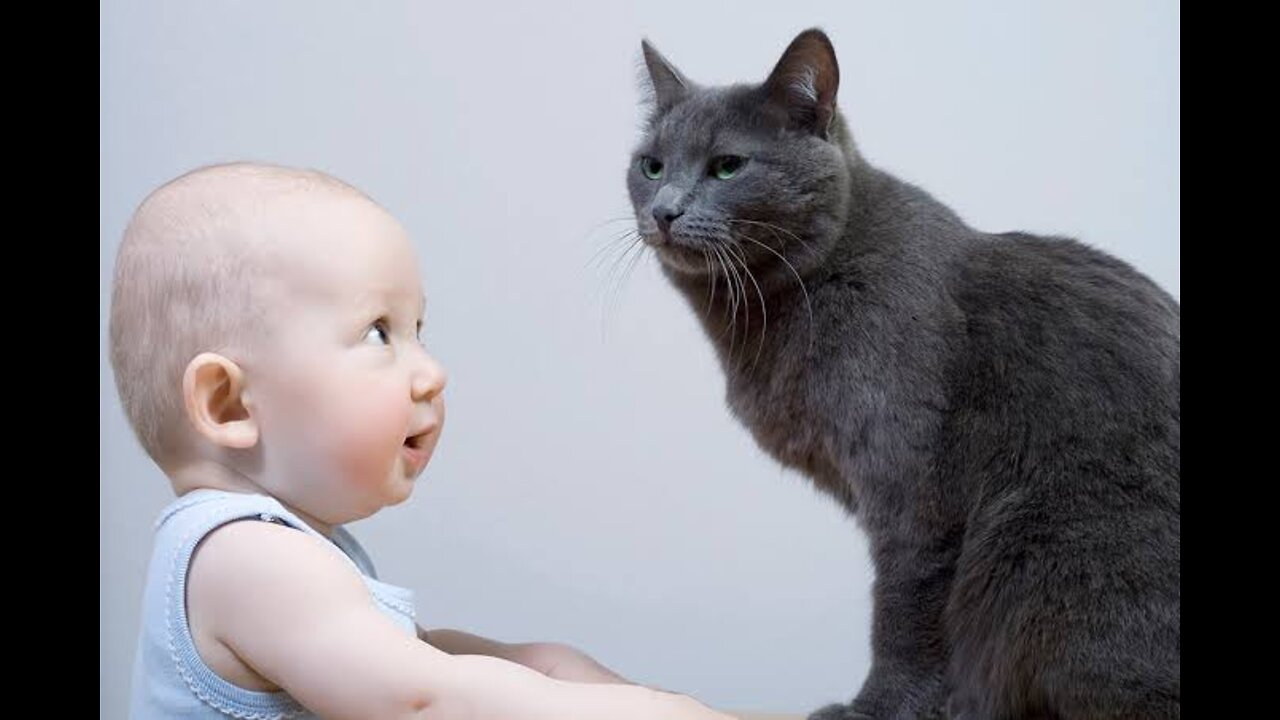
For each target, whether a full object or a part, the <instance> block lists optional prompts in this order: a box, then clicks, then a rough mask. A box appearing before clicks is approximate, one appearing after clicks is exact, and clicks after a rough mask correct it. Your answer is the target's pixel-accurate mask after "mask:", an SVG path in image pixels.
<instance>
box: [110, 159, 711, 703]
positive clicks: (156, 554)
mask: <svg viewBox="0 0 1280 720" xmlns="http://www.w3.org/2000/svg"><path fill="white" fill-rule="evenodd" d="M423 305H424V297H423V290H422V283H421V279H420V278H419V275H418V265H417V261H416V259H415V257H414V254H413V248H412V245H411V243H410V241H409V238H408V236H407V235H406V233H405V231H404V229H403V228H402V227H401V226H400V225H399V224H398V223H397V222H396V221H395V220H394V219H393V218H392V217H391V216H390V215H389V214H388V213H387V212H386V211H384V210H383V209H382V208H381V207H379V206H378V204H377V203H375V202H373V201H372V200H371V199H369V198H368V197H367V196H365V195H364V194H363V193H361V192H360V191H359V190H356V189H355V188H353V187H351V186H349V185H347V184H345V183H343V182H341V181H339V180H337V179H334V178H332V177H330V176H327V175H324V174H323V173H319V172H315V171H309V170H297V169H292V168H285V167H278V166H270V165H260V164H247V163H237V164H229V165H218V166H212V167H206V168H201V169H199V170H196V171H194V172H191V173H189V174H186V175H183V176H182V177H179V178H177V179H175V180H173V181H171V182H169V183H167V184H165V185H164V186H163V187H161V188H159V189H158V190H156V191H155V192H153V193H152V194H151V195H150V196H149V197H147V199H146V200H145V201H143V203H142V205H141V206H140V207H139V208H138V210H137V211H136V212H135V214H134V216H133V218H132V220H131V221H130V223H129V227H128V229H127V230H126V232H125V237H124V241H123V243H122V244H121V247H120V251H119V256H118V258H117V261H116V275H115V284H114V288H113V294H112V306H111V361H112V365H113V367H114V370H115V375H116V383H117V386H118V388H119V391H120V395H121V398H122V400H123V403H124V407H125V411H126V413H127V414H128V417H129V421H130V422H131V424H132V425H133V428H134V431H135V432H136V434H137V437H138V439H139V441H140V442H141V443H142V445H143V447H144V448H145V449H146V451H147V453H148V454H149V455H150V456H151V458H152V459H153V460H154V461H155V462H156V464H157V465H159V467H160V468H161V469H162V470H163V471H164V473H165V475H166V476H168V478H169V480H170V482H171V484H172V486H173V490H174V492H175V494H176V495H177V499H176V500H174V501H173V502H172V503H171V504H170V505H169V506H168V507H167V508H166V509H165V510H164V511H163V512H162V513H161V514H160V517H159V519H158V521H157V523H156V535H155V548H154V551H153V554H152V557H151V562H150V566H149V570H148V575H147V583H146V589H145V595H144V606H143V613H142V629H141V637H140V639H139V645H138V654H137V660H136V663H135V666H134V675H133V688H132V711H131V714H132V716H133V717H136V718H158V717H173V716H183V717H224V716H234V717H242V718H295V717H311V716H323V717H327V718H330V717H331V718H402V717H423V718H439V719H442V720H447V719H448V718H499V719H502V720H518V719H520V718H547V719H549V720H567V719H570V718H602V719H604V718H607V719H609V720H619V719H625V718H662V719H676V720H678V719H686V718H687V719H688V720H713V719H719V720H727V718H728V716H726V715H722V714H720V713H717V712H714V711H712V710H710V709H708V708H706V707H705V706H703V705H701V704H699V703H697V702H696V701H694V700H692V699H690V698H688V697H684V696H681V695H676V694H672V693H667V692H661V691H657V690H652V689H648V688H644V687H640V686H637V685H632V684H629V683H627V682H626V681H625V680H623V679H622V678H620V677H619V676H617V675H616V674H614V673H613V672H611V671H609V670H608V669H607V668H605V667H603V666H601V665H600V664H599V663H596V662H595V661H593V660H592V659H591V658H590V657H588V656H586V655H585V654H583V653H581V652H578V651H577V650H574V649H573V648H570V647H568V646H566V645H561V644H554V643H526V644H519V645H512V644H506V643H500V642H497V641H493V640H488V639H485V638H481V637H477V636H474V635H470V634H467V633H462V632H457V631H452V630H433V631H425V630H423V629H422V628H421V627H419V626H418V625H417V624H416V622H415V619H414V610H413V596H412V593H411V592H409V591H408V590H405V589H404V588H400V587H396V586H394V585H389V584H387V583H385V582H382V581H381V580H379V579H378V578H377V576H376V574H375V571H374V568H373V565H372V563H371V562H370V561H369V558H368V556H367V555H366V554H365V553H364V551H363V549H362V548H361V547H360V545H359V544H358V543H357V542H356V541H355V539H354V538H353V537H352V536H351V535H350V534H349V533H348V532H347V531H346V530H345V529H344V528H343V525H345V524H346V523H349V522H352V521H354V520H359V519H361V518H366V517H369V516H371V515H373V514H374V513H376V512H378V511H379V510H381V509H382V508H384V507H388V506H391V505H396V504H398V503H401V502H404V501H405V500H406V499H408V497H409V495H410V494H412V492H413V487H414V480H415V478H416V477H417V476H418V475H419V474H420V473H421V472H422V470H423V468H424V467H426V465H427V463H428V462H429V461H430V459H431V455H432V451H433V450H434V449H435V446H436V442H437V441H438V439H439V437H440V429H441V427H442V425H443V423H444V396H443V394H442V393H443V390H444V386H445V373H444V369H443V368H442V367H441V366H440V365H439V363H437V362H436V361H435V360H434V359H433V358H432V357H431V356H430V355H429V354H428V353H427V351H426V350H425V349H424V348H423V346H422V344H421V343H420V341H419V333H420V332H421V329H422V317H423Z"/></svg>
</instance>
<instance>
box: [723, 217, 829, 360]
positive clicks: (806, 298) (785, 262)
mask: <svg viewBox="0 0 1280 720" xmlns="http://www.w3.org/2000/svg"><path fill="white" fill-rule="evenodd" d="M734 235H735V237H739V238H741V239H743V240H746V241H748V242H752V243H755V244H756V245H759V246H760V247H762V248H764V249H765V250H766V251H768V252H769V253H771V254H772V255H773V256H774V257H776V258H778V259H779V260H781V261H782V264H783V265H786V266H787V269H789V270H790V271H791V274H792V275H794V276H795V278H796V282H797V283H799V285H800V292H801V293H803V294H804V304H805V309H806V311H807V312H808V314H809V350H810V351H812V350H813V301H812V299H810V297H809V288H807V287H806V286H805V284H804V278H802V277H800V272H799V271H798V270H796V268H795V266H794V265H792V264H791V263H790V261H788V260H787V259H786V258H785V257H783V256H782V255H781V254H780V253H779V252H778V251H777V250H774V249H773V248H771V247H769V246H768V245H766V244H764V243H762V242H760V241H759V240H756V239H755V238H753V237H751V236H750V235H747V234H746V233H735V234H734Z"/></svg>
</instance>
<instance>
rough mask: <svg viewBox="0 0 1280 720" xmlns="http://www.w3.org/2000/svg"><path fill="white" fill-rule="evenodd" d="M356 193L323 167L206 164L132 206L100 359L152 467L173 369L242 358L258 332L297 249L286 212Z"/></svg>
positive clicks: (172, 431)
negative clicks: (212, 357) (209, 355)
mask: <svg viewBox="0 0 1280 720" xmlns="http://www.w3.org/2000/svg"><path fill="white" fill-rule="evenodd" d="M352 197H355V198H360V199H362V200H364V201H367V202H370V203H372V201H371V200H368V198H367V197H366V196H365V195H364V194H363V193H361V192H360V191H359V190H357V189H355V188H353V187H351V186H350V185H347V184H346V183H344V182H342V181H341V180H338V179H336V178H333V177H331V176H329V175H326V174H324V173H321V172H318V171H314V170H301V169H294V168H287V167H281V166H275V165H264V164H253V163H234V164H226V165H214V166H209V167H204V168H200V169H198V170H194V171H192V172H190V173H187V174H186V175H182V176H181V177H178V178H176V179H174V180H172V181H170V182H168V183H166V184H165V185H163V186H161V187H160V188H158V189H157V190H155V191H154V192H153V193H151V195H149V196H148V197H147V198H146V199H145V200H144V201H143V202H142V204H141V205H140V206H139V207H138V209H137V211H135V212H134V214H133V217H132V219H131V220H130V222H129V226H128V228H127V229H126V230H125V234H124V240H123V242H122V243H121V245H120V251H119V254H118V256H117V258H116V273H115V284H114V287H113V291H112V298H111V326H110V327H111V336H110V337H111V340H110V342H111V364H112V367H113V368H114V370H115V376H116V385H117V387H118V389H119V391H120V397H121V399H122V401H123V403H124V408H125V412H126V413H127V414H128V416H129V421H130V423H131V424H132V425H133V428H134V431H135V432H136V434H137V436H138V439H139V441H140V442H141V443H142V445H143V447H144V448H145V449H146V450H147V453H148V454H149V455H151V457H152V458H153V459H154V460H156V462H157V463H159V464H161V466H162V467H163V466H164V464H165V462H164V461H165V459H166V458H167V457H168V456H170V455H171V454H172V453H173V452H174V451H175V450H176V449H177V447H176V446H177V444H178V443H179V442H180V441H181V437H182V436H181V434H180V433H181V432H182V431H183V429H185V426H186V422H185V421H184V408H183V399H182V392H181V390H182V375H183V372H184V370H185V368H186V365H187V363H188V362H190V360H191V359H192V358H193V357H195V356H196V355H197V354H199V353H201V352H206V351H208V352H217V353H221V354H225V355H227V356H228V357H230V358H232V359H237V358H238V356H239V358H240V359H245V358H243V355H244V354H245V353H247V352H248V349H249V348H250V347H251V346H252V345H253V341H254V339H255V338H256V336H258V335H260V334H261V333H262V332H263V331H264V330H265V329H266V328H267V322H268V320H269V318H268V317H267V312H266V311H267V309H268V308H269V307H271V306H272V302H273V300H272V293H274V292H276V291H277V290H279V288H278V287H277V286H276V285H275V284H273V283H269V282H265V280H266V276H269V275H272V274H273V268H279V267H280V266H281V265H282V264H288V263H289V262H290V258H291V257H295V256H296V253H297V252H300V251H304V247H303V244H304V243H305V241H306V239H305V238H298V237H290V236H289V233H288V232H287V228H288V225H289V221H288V214H289V213H291V212H296V211H298V210H299V209H304V208H305V205H306V204H309V203H314V202H317V201H321V202H323V201H327V200H334V199H350V198H352Z"/></svg>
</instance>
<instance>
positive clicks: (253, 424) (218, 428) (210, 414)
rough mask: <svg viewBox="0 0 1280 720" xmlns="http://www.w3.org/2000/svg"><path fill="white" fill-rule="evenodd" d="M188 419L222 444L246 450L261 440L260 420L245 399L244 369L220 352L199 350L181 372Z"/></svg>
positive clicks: (219, 444) (207, 435)
mask: <svg viewBox="0 0 1280 720" xmlns="http://www.w3.org/2000/svg"><path fill="white" fill-rule="evenodd" d="M182 399H183V403H184V404H185V405H186V409H187V419H188V420H189V421H191V424H192V426H193V427H194V428H195V430H196V432H197V433H199V434H200V436H201V437H203V438H204V439H206V440H208V441H209V442H211V443H213V444H214V445H217V446H219V447H225V448H232V449H236V450H244V449H246V448H251V447H253V446H254V445H256V444H257V443H258V421H257V420H256V419H254V417H253V416H252V415H251V414H250V413H249V409H248V407H246V405H245V402H244V371H243V370H241V369H240V366H239V365H237V364H236V363H234V362H232V361H231V360H228V359H227V358H226V357H224V356H222V355H219V354H217V353H210V352H205V353H200V354H199V355H197V356H195V357H194V358H192V360H191V362H189V363H187V369H186V371H185V372H184V373H183V374H182Z"/></svg>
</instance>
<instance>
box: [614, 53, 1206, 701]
mask: <svg viewBox="0 0 1280 720" xmlns="http://www.w3.org/2000/svg"><path fill="white" fill-rule="evenodd" d="M645 55H646V58H649V62H648V67H649V69H650V70H651V72H653V73H654V75H653V86H654V87H653V89H654V93H655V100H656V103H655V105H654V112H653V114H652V116H651V117H650V118H649V122H648V127H647V132H646V136H645V137H644V139H643V140H642V141H641V144H640V146H639V147H638V148H637V150H636V153H635V155H634V157H633V161H632V163H631V169H630V171H629V174H628V186H629V190H630V193H631V198H632V202H633V205H634V208H635V213H636V219H637V222H638V230H639V231H640V234H641V236H642V237H643V238H644V240H645V241H646V242H647V243H648V244H649V245H651V246H652V247H653V248H654V250H655V252H656V254H657V255H658V258H659V260H660V261H661V266H662V268H663V271H664V273H665V274H666V275H667V277H668V278H669V279H670V280H671V282H672V283H673V284H674V285H675V286H676V288H677V289H678V290H679V291H680V292H681V293H682V294H683V295H684V296H685V297H686V298H687V299H688V301H689V303H690V305H691V307H692V308H693V310H694V311H695V312H696V313H697V315H698V317H699V318H700V319H701V321H702V324H703V327H704V329H705V330H706V332H707V335H708V337H709V338H710V339H711V340H712V343H713V344H714V346H715V349H716V352H717V355H718V357H719V360H720V363H721V366H722V367H723V369H724V372H725V375H726V396H727V401H728V404H729V407H730V408H731V410H732V412H733V414H734V415H735V416H736V417H737V418H738V419H739V420H741V421H742V422H743V423H744V424H745V425H746V426H747V428H749V429H750V431H751V432H752V434H753V436H754V437H755V439H756V441H757V442H758V443H759V444H760V446H761V447H762V448H764V449H765V450H766V451H767V452H769V453H770V454H771V455H772V456H773V457H774V458H776V459H777V460H778V461H779V462H781V463H783V464H784V465H786V466H788V467H791V468H795V469H797V470H799V471H801V472H803V473H805V474H806V475H808V476H809V477H810V478H812V479H813V481H814V483H816V484H817V486H818V487H820V488H822V489H823V490H825V491H826V492H828V493H830V494H831V495H832V496H833V497H834V498H836V499H837V500H838V501H839V502H841V503H842V504H843V505H844V507H845V508H847V509H848V511H849V512H850V513H851V514H853V515H854V516H855V517H856V519H857V521H858V523H859V524H860V526H861V527H862V528H863V529H864V530H865V532H866V533H867V535H868V537H869V539H870V547H871V553H872V558H873V561H874V564H875V568H876V581H875V587H874V598H875V607H874V617H873V626H872V650H873V660H872V666H871V671H870V673H869V675H868V677H867V678H866V680H865V681H864V683H863V685H862V689H861V691H860V692H859V693H858V694H857V696H856V697H855V698H854V700H853V701H852V703H851V704H849V705H836V706H830V707H827V708H824V709H822V710H820V711H818V712H817V713H815V715H814V717H815V718H822V719H823V720H830V719H832V718H855V717H872V718H916V717H947V716H949V717H953V718H966V719H985V718H996V719H1004V718H1169V717H1174V718H1176V717H1178V716H1179V714H1180V694H1181V676H1180V649H1179V642H1180V635H1179V608H1180V602H1179V578H1180V569H1179V568H1180V529H1179V528H1180V489H1179V488H1180V480H1179V477H1180V470H1179V463H1180V460H1179V457H1180V427H1181V426H1180V400H1179V398H1180V393H1179V356H1180V344H1181V340H1180V311H1179V306H1178V303H1177V302H1176V301H1174V300H1173V299H1172V298H1171V297H1170V296H1169V295H1168V294H1167V293H1165V292H1164V291H1163V290H1161V289H1160V288H1159V287H1157V286H1156V285H1155V284H1153V283H1152V282H1151V281H1150V280H1148V279H1147V278H1146V277H1144V276H1143V275H1141V274H1140V273H1138V272H1137V271H1135V270H1134V269H1133V268H1132V267H1130V266H1129V265H1127V264H1125V263H1124V262H1122V261H1120V260H1117V259H1115V258H1112V257H1110V256H1108V255H1106V254H1104V253H1102V252H1100V251H1098V250H1095V249H1092V248H1090V247H1088V246H1086V245H1084V244H1081V243H1079V242H1077V241H1075V240H1072V239H1068V238H1061V237H1037V236H1033V235H1029V234H1025V233H1000V234H992V233H986V232H981V231H978V230H975V229H973V228H971V227H969V226H968V225H966V224H965V223H964V222H963V221H962V220H961V219H960V218H959V217H958V216H957V215H956V214H955V213H954V212H952V211H951V210H950V209H948V208H947V207H945V206H944V205H942V204H941V203H939V202H938V201H936V200H934V199H933V198H932V197H930V196H929V195H928V194H927V193H926V192H924V191H923V190H921V189H920V188H918V187H915V186H913V185H910V184H908V183H905V182H903V181H901V180H898V179H896V178H894V177H892V176H890V175H888V174H887V173H885V172H882V171H880V170H878V169H876V168H874V167H872V166H870V165H869V164H868V163H867V162H865V161H864V160H863V158H862V157H861V156H860V155H859V154H858V152H857V149H856V147H855V145H854V142H853V138H852V135H851V134H850V132H849V130H848V127H847V125H846V123H845V120H844V118H843V117H842V115H841V114H840V112H839V111H838V110H837V109H836V108H835V92H836V89H837V86H838V79H839V74H838V69H837V66H836V62H835V53H834V50H832V49H831V44H830V41H829V40H828V39H827V37H826V35H824V34H823V33H822V32H821V31H818V30H808V31H805V32H804V33H801V35H800V36H798V37H797V38H796V40H795V41H794V42H793V43H792V44H791V46H790V47H789V48H788V49H787V51H786V52H785V53H784V54H783V57H782V59H781V60H780V61H779V63H778V66H777V67H776V68H775V70H774V72H773V73H772V74H771V75H770V77H769V78H768V79H766V81H765V82H763V83H761V84H758V85H749V84H748V85H735V86H731V87H711V88H703V87H698V86H695V85H693V84H691V83H688V81H685V80H684V79H683V76H681V75H680V74H679V72H678V71H676V70H675V68H674V66H672V65H671V64H670V63H669V62H667V61H666V60H665V59H662V58H661V56H660V55H658V54H657V53H656V51H653V50H652V48H651V47H650V46H649V45H648V44H647V43H646V44H645ZM655 67H657V68H658V69H657V71H654V68H655ZM676 78H678V81H677V80H676ZM797 83H799V85H797ZM724 155H737V156H744V157H746V158H748V160H747V162H746V164H745V165H743V166H742V167H741V169H740V170H739V171H738V172H737V174H736V175H735V176H734V177H732V178H730V179H728V180H722V179H718V178H717V177H715V176H714V175H713V174H711V172H710V171H709V170H708V168H709V167H710V163H712V162H713V160H714V158H716V157H717V156H724ZM645 156H651V157H653V158H656V159H659V160H660V161H661V163H662V176H661V177H660V178H658V179H656V180H653V179H649V178H648V177H646V175H645V174H644V172H642V170H641V168H640V162H641V158H643V157H645ZM655 213H656V214H657V215H658V216H660V217H661V218H662V224H663V225H666V224H668V223H669V225H668V229H667V231H665V232H664V231H663V230H660V224H659V221H658V220H657V219H655ZM796 672H804V669H803V668H796Z"/></svg>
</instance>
